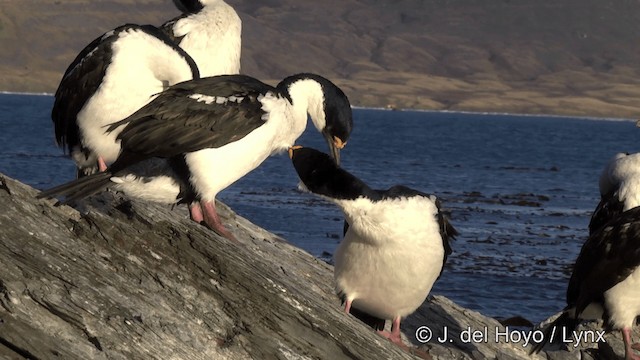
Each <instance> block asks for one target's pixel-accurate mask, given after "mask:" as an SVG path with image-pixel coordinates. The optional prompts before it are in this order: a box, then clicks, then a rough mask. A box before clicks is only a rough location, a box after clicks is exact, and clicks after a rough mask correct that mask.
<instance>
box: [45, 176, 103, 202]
mask: <svg viewBox="0 0 640 360" xmlns="http://www.w3.org/2000/svg"><path fill="white" fill-rule="evenodd" d="M111 176H113V175H112V173H111V172H109V171H107V172H99V173H95V174H92V175H89V176H85V177H82V178H79V179H76V180H73V181H70V182H68V183H66V184H62V185H59V186H56V187H54V188H51V189H48V190H44V191H42V192H41V193H39V194H38V195H36V198H38V199H42V198H52V197H54V196H64V200H63V201H60V202H59V203H60V204H69V203H71V202H75V201H77V200H80V199H82V198H85V197H87V196H90V195H93V194H95V193H97V192H100V191H101V190H103V189H104V188H106V187H107V185H109V183H110V179H111Z"/></svg>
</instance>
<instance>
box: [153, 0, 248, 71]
mask: <svg viewBox="0 0 640 360" xmlns="http://www.w3.org/2000/svg"><path fill="white" fill-rule="evenodd" d="M173 2H174V4H175V5H176V7H177V8H178V9H179V10H180V11H182V13H183V14H182V15H181V16H179V17H177V18H175V19H172V20H170V21H168V22H166V23H164V24H163V25H162V26H161V28H162V30H163V31H164V32H165V33H166V34H167V35H168V36H169V37H170V38H171V39H172V40H173V41H174V42H175V43H176V44H178V45H180V47H181V48H183V49H184V50H185V51H186V52H187V53H189V55H191V57H192V58H193V59H194V60H195V62H196V64H198V68H199V70H200V76H202V77H209V76H215V75H231V74H238V73H240V51H241V36H242V34H241V33H242V21H241V20H240V17H239V16H238V14H237V13H236V11H235V10H234V9H233V7H231V6H229V5H228V4H226V3H225V2H224V1H222V0H173Z"/></svg>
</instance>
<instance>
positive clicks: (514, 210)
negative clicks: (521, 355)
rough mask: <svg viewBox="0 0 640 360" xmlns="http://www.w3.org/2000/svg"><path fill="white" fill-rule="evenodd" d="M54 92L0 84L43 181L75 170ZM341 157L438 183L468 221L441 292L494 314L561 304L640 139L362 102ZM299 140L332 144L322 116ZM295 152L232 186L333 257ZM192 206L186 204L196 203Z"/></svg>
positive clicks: (17, 135)
mask: <svg viewBox="0 0 640 360" xmlns="http://www.w3.org/2000/svg"><path fill="white" fill-rule="evenodd" d="M52 104H53V97H52V96H51V95H33V94H0V125H1V128H2V131H0V172H2V173H4V174H6V175H8V176H11V177H13V178H16V179H18V180H20V181H22V182H24V183H26V184H29V185H31V186H33V187H35V188H38V189H45V188H49V187H51V186H54V185H58V184H61V183H63V182H66V181H69V180H71V179H73V177H74V174H75V168H74V165H73V163H72V161H71V160H70V159H69V158H67V157H66V156H65V155H64V154H63V152H62V150H61V149H59V148H58V147H57V146H56V145H55V141H54V135H53V126H52V123H51V118H50V111H51V107H52ZM353 115H354V130H353V133H352V136H351V139H350V140H349V141H348V144H347V146H346V147H345V149H344V150H343V152H342V167H343V168H345V169H346V170H348V171H349V172H351V173H352V174H354V175H356V176H357V177H359V178H360V179H362V180H363V181H364V182H366V183H367V184H369V185H370V186H371V187H373V188H379V189H385V188H389V187H390V186H393V185H396V184H402V185H406V186H409V187H412V188H414V189H417V190H420V191H423V192H427V193H432V194H435V195H437V196H438V197H439V198H440V199H441V201H442V205H443V208H444V209H445V210H446V211H447V212H448V213H449V214H450V221H451V223H452V224H453V226H454V227H455V228H456V229H457V230H458V232H459V233H460V234H459V236H458V237H457V238H456V239H455V241H453V243H452V248H453V254H452V255H451V256H450V257H449V260H448V261H447V264H446V266H445V269H444V271H443V274H442V276H441V277H440V279H439V280H438V281H437V282H436V284H435V286H434V289H433V290H432V294H439V295H444V296H447V297H449V298H450V299H452V300H453V301H455V302H456V303H458V304H460V305H462V306H464V307H467V308H471V309H473V310H476V311H479V312H481V313H483V314H485V315H488V316H492V317H496V318H509V317H513V316H521V317H524V318H525V319H528V320H530V321H531V322H534V323H537V322H539V321H541V320H543V319H546V318H547V317H549V316H551V315H553V314H555V313H557V312H558V311H560V310H561V309H562V308H563V307H564V305H565V300H564V299H565V291H566V287H567V282H568V278H569V276H570V274H571V267H572V264H573V262H574V261H575V258H576V256H577V255H578V253H579V251H580V248H581V246H582V244H583V242H584V241H585V239H586V235H587V224H588V222H589V219H590V216H591V213H592V211H593V209H595V207H596V205H597V203H598V200H599V192H598V178H599V176H600V173H601V171H602V169H603V167H604V165H605V164H606V163H607V161H608V160H609V159H610V158H612V157H613V156H614V155H615V154H616V153H618V152H637V151H638V150H639V149H640V143H639V141H638V140H640V129H638V128H636V125H635V122H634V121H630V119H597V118H575V117H560V116H523V115H510V114H488V113H483V114H480V113H462V112H440V111H404V110H401V111H393V110H385V109H367V108H354V109H353ZM298 144H300V145H304V146H308V147H314V148H317V149H320V150H323V151H327V150H328V148H327V145H326V143H325V142H324V139H323V138H322V137H321V136H320V135H319V133H318V132H317V131H316V130H315V129H314V128H313V126H312V125H311V124H310V125H309V127H308V129H307V131H306V132H305V133H304V134H303V136H302V137H301V138H300V139H298ZM298 182H299V181H298V178H297V175H296V174H295V172H294V170H293V167H292V166H291V163H290V160H289V158H288V157H287V156H286V154H280V155H276V156H273V157H271V158H269V159H268V160H267V161H265V162H264V163H263V164H262V165H261V166H260V167H259V168H257V169H256V170H254V171H253V172H252V173H250V174H249V175H247V176H245V177H244V178H242V179H240V180H239V181H238V182H236V183H235V184H233V185H232V186H230V187H229V188H228V189H226V190H225V191H223V192H222V193H221V194H220V195H219V198H220V200H222V201H223V202H225V203H226V204H228V205H229V206H231V208H233V209H234V210H235V211H236V212H237V213H239V214H240V215H242V216H244V217H246V218H248V219H249V220H251V221H252V222H254V223H256V224H258V225H260V226H262V227H264V228H266V229H268V230H270V231H272V232H274V233H276V234H278V235H280V236H282V237H284V238H285V239H287V240H288V241H290V242H291V243H293V244H295V245H297V246H299V247H301V248H303V249H304V250H306V251H308V252H309V253H311V254H313V255H315V256H317V257H319V258H321V259H323V260H325V261H328V262H331V260H332V255H333V253H334V251H335V249H336V247H337V245H338V244H339V242H340V239H341V237H342V227H343V216H342V213H341V212H340V210H339V209H338V208H337V207H336V206H334V205H333V204H331V203H329V202H327V201H325V200H323V199H321V198H318V197H315V196H313V195H310V194H307V193H304V192H301V191H300V190H298ZM185 212H186V210H185Z"/></svg>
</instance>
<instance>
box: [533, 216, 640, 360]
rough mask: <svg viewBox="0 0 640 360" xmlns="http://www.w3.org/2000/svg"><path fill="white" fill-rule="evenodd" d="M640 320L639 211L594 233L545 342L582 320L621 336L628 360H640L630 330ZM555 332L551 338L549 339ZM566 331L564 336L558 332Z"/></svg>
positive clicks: (579, 261)
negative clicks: (601, 324)
mask: <svg viewBox="0 0 640 360" xmlns="http://www.w3.org/2000/svg"><path fill="white" fill-rule="evenodd" d="M639 315H640V207H634V208H632V209H630V210H627V211H625V212H623V213H622V214H620V215H618V216H617V217H615V218H614V219H612V220H610V221H609V222H607V223H606V224H605V225H603V226H602V227H600V228H599V229H597V230H595V231H594V232H593V233H592V234H591V235H590V236H589V238H588V239H587V241H586V242H585V243H584V245H583V246H582V249H581V250H580V254H579V255H578V258H577V259H576V262H575V264H574V267H573V273H572V274H571V279H570V280H569V286H568V287H567V306H566V308H565V309H564V311H563V313H562V314H561V315H560V317H558V318H557V319H556V320H555V321H554V322H552V323H551V324H548V325H547V326H546V328H545V334H546V336H545V339H544V340H545V341H544V342H542V343H539V344H537V345H536V346H535V347H534V348H533V351H539V350H541V349H542V347H543V346H544V345H545V343H547V342H549V341H554V340H555V342H558V341H559V340H560V339H561V336H560V334H561V333H563V334H572V333H573V330H574V329H575V328H576V326H577V325H578V324H579V323H580V321H582V320H590V319H602V320H604V321H605V325H607V326H608V327H610V328H611V329H614V330H620V331H621V333H622V338H623V341H624V345H625V358H626V359H628V360H629V359H636V360H637V359H640V356H638V355H636V354H635V353H634V350H640V344H634V343H633V341H632V339H631V330H632V328H633V326H634V325H635V319H636V317H637V316H639ZM554 328H555V334H556V336H555V338H552V334H554ZM563 328H564V330H562V329H563Z"/></svg>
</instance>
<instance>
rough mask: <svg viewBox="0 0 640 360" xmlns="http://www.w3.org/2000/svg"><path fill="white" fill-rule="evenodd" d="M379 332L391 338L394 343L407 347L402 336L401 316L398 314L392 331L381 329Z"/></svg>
mask: <svg viewBox="0 0 640 360" xmlns="http://www.w3.org/2000/svg"><path fill="white" fill-rule="evenodd" d="M378 334H380V335H382V336H384V337H386V338H387V339H389V340H391V342H392V343H394V344H396V345H398V346H400V347H401V348H407V346H406V345H405V344H404V342H403V341H402V336H400V316H396V317H395V318H394V319H393V322H392V323H391V332H388V331H384V330H379V331H378Z"/></svg>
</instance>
